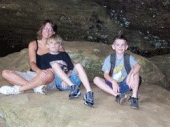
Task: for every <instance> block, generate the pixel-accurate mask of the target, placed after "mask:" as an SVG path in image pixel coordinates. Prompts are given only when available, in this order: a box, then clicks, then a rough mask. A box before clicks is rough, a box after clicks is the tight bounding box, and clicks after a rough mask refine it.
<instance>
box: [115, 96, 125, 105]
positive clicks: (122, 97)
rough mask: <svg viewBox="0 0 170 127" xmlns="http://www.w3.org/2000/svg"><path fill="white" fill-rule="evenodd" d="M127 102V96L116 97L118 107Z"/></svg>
mask: <svg viewBox="0 0 170 127" xmlns="http://www.w3.org/2000/svg"><path fill="white" fill-rule="evenodd" d="M126 100H127V95H125V94H119V95H117V96H116V102H117V103H119V104H120V105H122V104H124V103H125V102H126Z"/></svg>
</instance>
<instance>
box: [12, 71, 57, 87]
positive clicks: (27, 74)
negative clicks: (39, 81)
mask: <svg viewBox="0 0 170 127" xmlns="http://www.w3.org/2000/svg"><path fill="white" fill-rule="evenodd" d="M15 72H16V73H17V74H18V75H20V76H21V77H23V78H24V79H26V80H27V81H31V80H32V79H33V78H34V77H36V76H37V73H36V72H33V71H27V72H19V71H15ZM45 85H47V90H54V89H56V85H55V80H53V81H52V82H51V83H49V84H45Z"/></svg>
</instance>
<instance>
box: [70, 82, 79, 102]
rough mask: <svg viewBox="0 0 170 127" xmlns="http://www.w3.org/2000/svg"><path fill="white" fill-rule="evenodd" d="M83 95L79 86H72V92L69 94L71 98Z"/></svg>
mask: <svg viewBox="0 0 170 127" xmlns="http://www.w3.org/2000/svg"><path fill="white" fill-rule="evenodd" d="M80 95H81V92H80V88H79V86H76V85H73V86H71V92H70V94H69V98H70V99H71V98H77V97H79V96H80Z"/></svg>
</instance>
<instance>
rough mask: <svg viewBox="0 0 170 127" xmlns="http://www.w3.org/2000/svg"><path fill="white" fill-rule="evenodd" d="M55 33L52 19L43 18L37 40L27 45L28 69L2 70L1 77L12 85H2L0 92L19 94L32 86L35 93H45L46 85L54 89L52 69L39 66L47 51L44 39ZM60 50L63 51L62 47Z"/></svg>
mask: <svg viewBox="0 0 170 127" xmlns="http://www.w3.org/2000/svg"><path fill="white" fill-rule="evenodd" d="M55 33H56V25H55V23H54V22H53V21H52V20H44V21H43V23H42V24H41V27H40V29H39V31H38V37H37V39H38V40H35V41H32V42H30V43H29V46H28V56H29V65H30V68H31V69H30V71H28V72H18V71H13V70H3V71H2V77H3V78H4V79H5V80H6V81H7V82H8V83H10V84H12V85H14V86H13V87H11V86H2V87H1V88H0V93H1V94H5V95H10V94H20V93H23V92H24V91H25V90H29V89H33V88H34V92H35V93H41V94H45V93H46V87H47V89H56V87H55V81H54V75H53V73H52V71H51V70H50V69H46V70H41V66H40V61H41V56H42V55H43V54H46V53H47V52H48V48H47V46H46V40H47V39H48V38H49V37H50V36H52V35H53V34H55ZM61 51H65V50H64V48H62V49H61Z"/></svg>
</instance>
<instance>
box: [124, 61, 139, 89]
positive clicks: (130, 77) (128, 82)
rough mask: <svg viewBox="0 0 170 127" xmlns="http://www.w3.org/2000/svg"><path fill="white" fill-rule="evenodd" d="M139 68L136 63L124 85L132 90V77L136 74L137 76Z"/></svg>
mask: <svg viewBox="0 0 170 127" xmlns="http://www.w3.org/2000/svg"><path fill="white" fill-rule="evenodd" d="M140 68H141V67H140V65H139V64H138V63H136V64H135V65H134V67H133V68H132V69H131V71H130V73H129V75H128V76H127V79H126V83H127V84H128V86H129V87H130V88H132V87H133V85H135V84H134V82H133V81H134V76H135V75H136V74H138V75H139V71H140Z"/></svg>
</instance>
